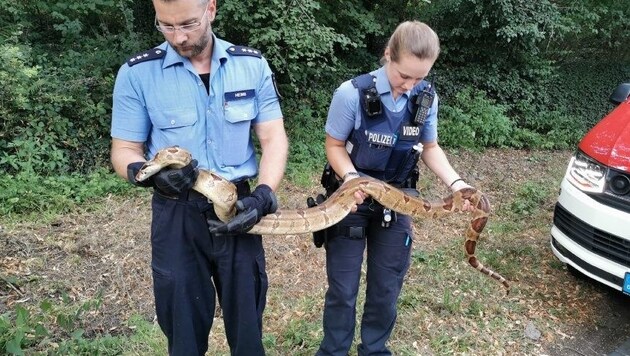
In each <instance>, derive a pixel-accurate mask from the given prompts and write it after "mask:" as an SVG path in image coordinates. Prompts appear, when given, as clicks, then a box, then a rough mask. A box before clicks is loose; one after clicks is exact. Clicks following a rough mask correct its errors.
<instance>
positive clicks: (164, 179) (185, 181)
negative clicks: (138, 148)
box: [127, 159, 199, 195]
mask: <svg viewBox="0 0 630 356" xmlns="http://www.w3.org/2000/svg"><path fill="white" fill-rule="evenodd" d="M143 164H144V162H135V163H131V164H129V166H127V178H128V179H129V181H130V182H131V183H132V184H134V185H137V186H140V187H155V188H156V189H158V190H159V191H161V192H162V193H164V194H166V195H179V194H181V193H183V192H185V191H187V190H189V189H190V188H192V187H193V185H195V181H196V180H197V176H198V175H199V171H198V170H197V160H195V159H193V160H192V161H190V163H188V164H187V165H185V166H184V167H182V168H164V169H162V170H161V171H159V172H158V173H157V174H156V175H154V176H152V177H150V178H149V179H147V180H145V181H142V182H138V181H137V180H136V174H137V173H138V171H139V170H140V168H142V165H143Z"/></svg>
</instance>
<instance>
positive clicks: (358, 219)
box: [317, 200, 412, 356]
mask: <svg viewBox="0 0 630 356" xmlns="http://www.w3.org/2000/svg"><path fill="white" fill-rule="evenodd" d="M382 221H383V208H382V207H381V206H380V205H379V204H377V203H375V202H373V201H371V200H370V201H369V202H366V203H364V204H362V205H360V206H359V207H358V210H357V212H356V213H351V214H350V215H348V216H347V217H346V218H345V219H344V220H342V221H341V222H340V223H339V224H338V225H336V226H334V227H332V228H330V230H329V235H328V236H329V238H328V241H327V244H326V270H327V275H328V290H327V292H326V299H325V305H324V320H323V326H324V338H323V340H322V342H321V344H320V348H319V350H318V351H317V355H321V356H323V355H335V356H337V355H339V356H341V355H343V356H345V355H347V354H348V351H349V350H350V347H351V346H352V340H353V338H354V330H355V320H356V302H357V294H358V291H359V281H360V277H361V264H362V263H363V255H364V251H365V248H366V246H367V275H366V283H367V284H366V296H365V305H364V311H363V316H362V319H361V343H360V344H359V345H358V347H357V351H358V355H391V352H390V351H389V349H388V348H387V347H386V345H385V344H386V342H387V340H388V339H389V336H390V335H391V332H392V329H393V328H394V323H395V322H396V302H397V300H398V296H399V295H400V291H401V289H402V284H403V279H404V276H405V274H406V273H407V270H408V269H409V261H410V253H411V243H412V231H411V218H410V217H409V216H406V215H402V214H398V215H397V219H396V221H393V222H391V225H390V226H389V227H382V226H381V223H382ZM357 228H363V231H364V232H365V237H363V238H361V236H360V234H358V230H357ZM331 235H332V236H331Z"/></svg>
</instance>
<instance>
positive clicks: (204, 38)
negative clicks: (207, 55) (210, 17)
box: [170, 27, 211, 58]
mask: <svg viewBox="0 0 630 356" xmlns="http://www.w3.org/2000/svg"><path fill="white" fill-rule="evenodd" d="M210 34H211V31H210V28H209V27H208V28H206V30H205V31H204V33H203V35H201V37H199V39H198V40H197V41H195V42H194V43H189V42H188V41H186V42H184V43H182V44H180V45H176V44H175V43H172V42H171V43H170V44H171V47H173V48H175V51H177V53H178V54H179V55H180V56H182V57H187V58H191V57H195V56H198V55H199V54H201V52H203V51H204V50H205V49H206V48H207V47H208V44H209V43H210V41H211V35H210Z"/></svg>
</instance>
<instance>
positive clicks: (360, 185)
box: [136, 147, 510, 292]
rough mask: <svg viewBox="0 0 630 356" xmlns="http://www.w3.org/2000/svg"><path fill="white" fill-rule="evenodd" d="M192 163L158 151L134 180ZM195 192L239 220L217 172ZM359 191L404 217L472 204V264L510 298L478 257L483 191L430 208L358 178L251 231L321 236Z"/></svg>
mask: <svg viewBox="0 0 630 356" xmlns="http://www.w3.org/2000/svg"><path fill="white" fill-rule="evenodd" d="M191 160H192V156H191V154H190V152H188V151H186V150H185V149H183V148H180V147H168V148H165V149H162V150H160V151H159V152H158V153H157V154H156V155H155V157H153V159H152V160H150V161H147V162H146V163H145V165H144V166H143V167H142V168H141V169H140V171H139V172H138V174H137V176H136V180H137V181H143V180H146V179H148V178H149V177H151V176H152V175H154V174H156V173H157V172H159V171H160V170H161V169H163V168H164V167H168V166H172V167H175V168H181V167H183V166H185V165H186V164H188V163H189V162H190V161H191ZM193 189H194V190H196V191H198V192H199V193H201V194H203V195H204V196H206V197H207V198H208V199H209V200H210V201H212V203H213V206H214V211H215V213H216V214H217V216H218V217H219V219H221V220H222V221H224V222H227V221H229V220H230V219H231V218H232V217H233V216H234V215H235V214H236V208H235V206H236V201H237V199H238V198H237V194H236V187H235V186H234V184H233V183H232V182H230V181H228V180H227V179H225V178H223V177H221V176H220V175H218V174H216V173H215V172H212V171H208V170H204V169H200V170H199V176H198V178H197V180H196V182H195V185H194V186H193ZM358 190H361V191H363V192H365V193H367V194H369V195H370V196H371V197H372V198H373V199H375V200H376V201H378V202H379V203H381V204H382V205H383V206H384V207H386V208H389V209H391V210H394V211H397V212H399V213H402V214H406V215H410V216H414V217H420V218H437V217H440V216H443V215H446V214H450V213H453V212H461V211H463V207H464V202H465V201H466V200H468V201H470V203H471V204H472V206H473V207H474V209H473V211H472V219H471V221H470V224H469V225H468V227H467V229H466V241H465V243H464V250H465V252H466V256H467V258H468V263H469V264H470V265H471V266H472V267H473V268H475V269H477V270H479V271H480V272H481V273H483V274H485V275H487V276H489V277H491V278H494V279H495V280H497V281H498V282H499V283H501V284H502V285H503V286H504V287H505V288H506V290H507V291H508V292H509V288H510V286H509V284H508V282H507V280H506V279H505V278H503V277H502V276H501V275H500V274H498V273H496V272H494V271H492V270H490V269H489V268H487V267H485V266H484V265H483V264H482V263H481V262H480V261H479V260H478V259H477V257H476V256H475V247H476V245H477V240H478V238H479V235H480V234H481V232H482V230H483V228H484V227H485V225H486V222H487V221H488V215H489V213H490V202H489V201H488V199H487V198H486V196H485V195H484V194H483V193H481V192H480V191H478V190H476V189H473V188H465V189H462V190H459V191H457V192H455V193H453V194H451V195H449V196H447V197H444V198H442V200H441V201H439V202H430V201H428V200H425V199H422V198H416V197H412V196H410V195H407V194H405V193H404V192H402V191H401V190H399V189H397V188H395V187H393V186H391V185H389V184H387V183H385V182H383V181H380V180H377V179H374V178H370V177H360V178H355V179H352V180H350V181H348V182H346V183H344V184H343V185H342V186H341V187H340V188H339V189H338V190H337V191H336V192H335V193H334V194H332V195H331V196H330V197H329V198H328V199H327V200H326V201H324V202H323V203H321V204H319V205H317V206H314V207H311V208H307V209H292V210H289V209H286V210H285V209H281V210H278V211H276V212H275V213H273V214H269V215H266V216H265V217H263V218H262V220H260V222H259V223H258V224H256V225H254V227H253V228H252V229H251V230H250V231H249V233H252V234H260V235H287V234H303V233H309V232H313V231H319V230H323V229H325V228H327V227H330V226H332V225H334V224H336V223H337V222H339V221H341V220H342V219H343V218H344V217H345V216H346V215H348V214H349V213H350V211H351V210H352V208H353V207H354V205H355V200H354V193H355V192H356V191H358Z"/></svg>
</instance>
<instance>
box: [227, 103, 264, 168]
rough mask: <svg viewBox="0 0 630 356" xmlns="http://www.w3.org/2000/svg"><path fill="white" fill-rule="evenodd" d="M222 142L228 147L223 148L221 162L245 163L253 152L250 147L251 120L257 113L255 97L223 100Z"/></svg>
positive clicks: (230, 164) (235, 164) (234, 164)
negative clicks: (227, 144) (227, 143)
mask: <svg viewBox="0 0 630 356" xmlns="http://www.w3.org/2000/svg"><path fill="white" fill-rule="evenodd" d="M223 114H224V117H225V122H224V131H223V132H224V136H223V139H224V140H225V141H224V142H229V143H230V145H229V146H230V149H227V150H223V163H224V164H225V165H227V166H237V165H240V164H243V163H245V161H247V160H248V159H249V158H250V156H251V155H252V154H253V147H250V146H251V144H250V141H251V140H250V137H251V132H250V131H251V125H252V120H254V119H255V118H256V116H257V115H258V106H257V105H256V98H255V97H252V98H247V99H236V100H230V101H227V100H226V102H225V105H224V107H223Z"/></svg>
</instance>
